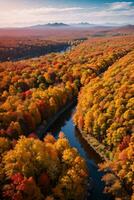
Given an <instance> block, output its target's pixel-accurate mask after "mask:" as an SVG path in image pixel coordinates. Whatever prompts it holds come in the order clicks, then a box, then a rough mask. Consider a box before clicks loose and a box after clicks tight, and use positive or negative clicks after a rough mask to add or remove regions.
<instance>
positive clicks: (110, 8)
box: [0, 0, 134, 27]
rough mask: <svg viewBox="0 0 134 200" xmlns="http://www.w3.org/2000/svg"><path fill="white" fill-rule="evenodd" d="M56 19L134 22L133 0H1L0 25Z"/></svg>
mask: <svg viewBox="0 0 134 200" xmlns="http://www.w3.org/2000/svg"><path fill="white" fill-rule="evenodd" d="M55 22H63V23H68V24H70V23H81V22H88V23H92V24H109V23H110V24H115V23H116V24H134V0H128V1H127V0H124V1H120V0H118V1H114V0H101V1H99V0H0V27H24V26H31V25H36V24H46V23H55Z"/></svg>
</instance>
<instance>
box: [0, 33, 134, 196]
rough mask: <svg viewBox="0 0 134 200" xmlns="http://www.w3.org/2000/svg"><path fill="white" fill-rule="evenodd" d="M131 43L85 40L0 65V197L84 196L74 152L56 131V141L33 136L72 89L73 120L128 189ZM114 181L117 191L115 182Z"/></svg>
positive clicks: (83, 179) (126, 40)
mask: <svg viewBox="0 0 134 200" xmlns="http://www.w3.org/2000/svg"><path fill="white" fill-rule="evenodd" d="M133 48H134V37H133V36H129V37H128V36H124V37H107V38H92V39H89V40H88V41H85V42H83V43H81V44H80V45H78V46H76V47H75V48H72V49H71V50H70V51H68V52H65V53H61V54H58V53H52V54H49V55H46V56H43V57H40V58H37V59H29V60H22V61H19V62H5V63H1V64H0V154H1V155H0V161H1V163H0V188H1V194H0V195H3V198H4V199H12V200H17V199H18V200H22V199H31V198H33V199H37V200H38V199H39V200H40V199H41V200H42V199H46V200H49V199H61V200H65V199H80V200H81V199H83V198H84V194H85V190H86V187H85V185H86V183H87V172H86V166H85V161H84V160H83V159H82V158H81V157H80V156H79V155H78V152H77V150H76V149H74V148H71V147H70V145H69V143H68V141H67V139H66V138H64V136H63V135H62V134H61V135H60V138H59V139H58V140H57V141H56V140H55V139H54V138H53V137H52V136H50V135H49V136H46V137H45V139H44V142H42V141H39V140H38V139H37V135H36V134H35V133H36V132H37V127H38V126H39V125H40V124H43V127H46V126H47V124H49V122H50V121H51V119H52V118H53V116H55V115H56V114H57V113H58V112H59V111H61V110H62V109H63V108H64V107H65V106H66V105H68V104H69V103H71V102H73V101H74V99H75V98H76V97H77V96H78V92H79V90H80V93H79V98H78V106H77V110H76V114H75V116H74V121H75V124H76V125H77V126H78V128H79V129H80V130H81V131H82V132H83V134H84V135H92V136H94V137H95V138H97V140H98V141H99V142H100V143H102V144H104V145H105V146H106V149H107V150H108V151H109V152H110V153H109V154H108V155H107V156H108V158H109V159H110V160H112V162H107V163H105V164H104V165H102V168H103V169H105V168H106V169H107V168H109V167H110V168H111V169H112V170H113V171H114V172H115V173H116V174H117V175H118V176H119V177H120V178H121V179H123V180H124V181H125V183H126V185H127V186H131V187H132V184H133V179H134V178H133V160H134V158H133V136H132V126H133V123H134V121H133V118H132V117H133V110H132V109H131V108H132V106H133V97H132V91H133V85H132V84H133V82H132V81H133V74H132V73H131V72H132V71H133V67H134V60H133V56H134V52H133V51H132V49H133ZM110 66H111V67H110ZM108 68H109V69H108ZM107 69H108V70H107ZM106 70H107V72H105V73H104V74H103V72H104V71H106ZM25 136H28V137H32V138H26V137H25ZM18 139H19V140H18ZM17 140H18V141H17ZM104 179H107V177H106V178H104ZM108 184H109V183H108ZM115 186H118V187H117V188H118V189H119V188H120V187H119V183H118V184H116V185H115ZM117 188H116V189H117ZM107 191H109V190H108V189H107ZM114 191H115V190H114ZM117 193H118V192H117Z"/></svg>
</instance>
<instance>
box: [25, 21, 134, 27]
mask: <svg viewBox="0 0 134 200" xmlns="http://www.w3.org/2000/svg"><path fill="white" fill-rule="evenodd" d="M47 27H50V28H69V27H70V28H71V27H85V28H88V27H91V28H92V27H126V28H130V29H131V28H132V29H133V27H134V25H131V24H128V25H126V24H125V25H121V24H115V23H106V24H92V23H87V22H81V23H74V24H65V23H57V22H56V23H48V24H37V25H34V26H30V27H27V28H35V29H43V28H47Z"/></svg>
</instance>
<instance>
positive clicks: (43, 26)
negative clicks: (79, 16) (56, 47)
mask: <svg viewBox="0 0 134 200" xmlns="http://www.w3.org/2000/svg"><path fill="white" fill-rule="evenodd" d="M68 26H69V25H68V24H64V23H48V24H37V25H35V26H31V27H30V28H39V29H40V28H47V27H54V28H58V27H63V28H64V27H68Z"/></svg>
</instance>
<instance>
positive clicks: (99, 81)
mask: <svg viewBox="0 0 134 200" xmlns="http://www.w3.org/2000/svg"><path fill="white" fill-rule="evenodd" d="M133 71H134V51H132V52H130V53H129V54H128V55H126V56H124V57H123V58H122V59H120V60H119V61H117V62H115V64H113V65H112V66H111V67H110V68H109V69H108V70H107V71H106V72H105V73H104V75H103V76H101V77H97V78H96V79H94V80H93V81H91V82H90V83H89V84H88V85H86V86H85V87H83V88H82V90H81V92H80V94H79V98H78V106H77V110H76V113H75V116H74V122H75V124H76V125H77V126H78V128H79V129H80V130H81V131H82V132H83V134H84V135H88V134H90V135H93V136H94V137H96V138H97V139H98V140H99V142H101V143H103V144H104V145H105V146H106V148H107V149H108V150H110V152H111V153H110V154H109V155H107V156H108V157H109V159H110V160H111V162H108V163H105V164H104V166H105V167H104V166H103V168H106V169H107V168H111V169H112V170H113V171H114V172H115V173H116V174H117V175H118V176H119V177H120V179H121V180H124V181H125V183H126V185H127V186H129V189H130V187H131V188H132V186H133V180H134V169H133V164H134V154H133V153H134V138H133V137H134V135H133V125H134V119H133V118H134V107H133V106H134V99H133V92H134V91H133V90H134V87H133V86H134V85H133V78H134V77H133V73H132V72H133ZM131 192H132V191H131Z"/></svg>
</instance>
